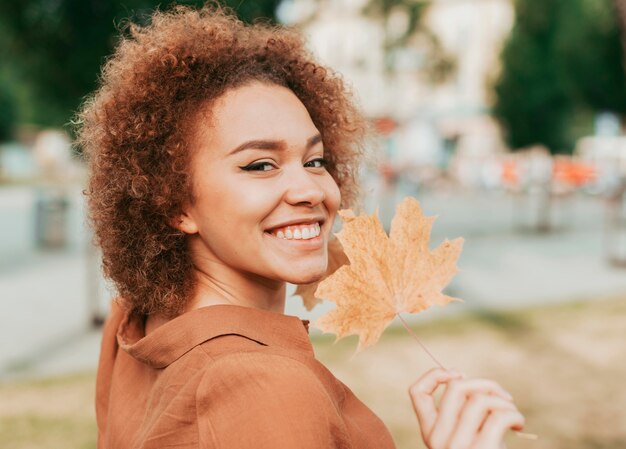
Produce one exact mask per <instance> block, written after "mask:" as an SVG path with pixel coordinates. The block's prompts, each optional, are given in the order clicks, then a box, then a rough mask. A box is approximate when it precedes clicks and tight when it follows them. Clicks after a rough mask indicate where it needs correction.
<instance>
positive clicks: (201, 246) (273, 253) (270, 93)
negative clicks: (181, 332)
mask: <svg viewBox="0 0 626 449" xmlns="http://www.w3.org/2000/svg"><path fill="white" fill-rule="evenodd" d="M210 116H211V117H210V122H209V121H208V120H207V122H206V123H202V122H201V123H200V124H199V130H200V132H199V133H198V134H199V135H198V137H197V140H196V143H197V148H196V149H195V150H196V152H195V154H194V156H193V158H192V163H191V172H192V181H193V191H194V202H193V204H192V205H191V206H190V207H188V208H187V209H186V210H185V214H184V215H183V217H182V222H181V225H180V228H181V229H182V230H183V231H185V232H187V233H188V234H191V236H190V242H191V251H192V257H193V260H194V263H195V264H196V266H198V265H200V268H201V269H202V267H204V268H207V267H210V266H211V264H215V263H217V264H219V265H220V266H221V267H227V268H229V269H232V270H236V271H237V272H240V273H242V274H244V275H246V276H248V275H252V276H255V277H256V276H258V277H261V278H263V279H270V280H276V281H286V282H291V283H295V284H298V283H309V282H313V281H316V280H318V279H319V278H320V277H321V276H322V275H323V274H324V273H325V271H326V265H327V242H328V237H329V234H330V230H331V227H332V223H333V219H334V217H335V213H336V212H337V209H338V207H339V202H340V193H339V188H338V187H337V184H336V183H335V181H334V180H333V178H332V177H331V176H330V174H329V173H328V172H327V171H326V168H325V166H324V165H325V162H324V159H323V157H324V144H323V142H322V141H321V137H320V133H319V131H318V129H317V128H316V127H315V125H314V124H313V121H312V120H311V117H310V116H309V113H308V111H307V110H306V108H305V107H304V105H303V104H302V102H300V100H299V99H298V98H297V97H296V96H295V95H294V94H293V92H292V91H291V90H289V89H287V88H285V87H282V86H278V85H274V84H268V83H261V82H252V83H250V84H247V85H244V86H242V87H238V88H235V89H232V90H229V91H227V92H226V93H225V94H224V95H223V96H221V97H220V98H218V100H217V101H216V102H215V103H214V105H213V107H212V109H211V114H210ZM200 120H203V119H200Z"/></svg>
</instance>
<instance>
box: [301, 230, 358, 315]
mask: <svg viewBox="0 0 626 449" xmlns="http://www.w3.org/2000/svg"><path fill="white" fill-rule="evenodd" d="M347 263H348V257H347V256H346V254H345V253H344V252H343V248H342V247H341V243H339V239H337V238H336V237H331V238H330V240H329V241H328V268H327V269H326V275H325V277H327V276H330V275H331V274H333V273H334V272H335V271H337V269H338V268H339V267H341V266H342V265H345V264H347ZM320 282H322V281H318V282H312V283H310V284H300V285H298V287H297V288H296V291H295V292H294V295H298V296H300V297H301V298H302V303H303V304H304V307H306V309H307V310H312V309H313V307H315V306H316V305H318V304H319V303H320V302H322V299H321V298H318V297H316V296H315V290H316V289H317V286H318V285H319V284H320Z"/></svg>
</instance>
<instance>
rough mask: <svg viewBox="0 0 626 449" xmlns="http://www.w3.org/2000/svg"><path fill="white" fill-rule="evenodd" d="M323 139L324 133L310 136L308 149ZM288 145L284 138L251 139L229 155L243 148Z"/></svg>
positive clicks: (282, 146) (270, 147)
mask: <svg viewBox="0 0 626 449" xmlns="http://www.w3.org/2000/svg"><path fill="white" fill-rule="evenodd" d="M321 141H322V135H321V134H319V133H318V134H316V135H314V136H313V137H309V138H308V139H307V141H306V149H307V150H308V149H309V148H311V147H313V146H314V145H317V144H318V143H320V142H321ZM286 146H287V144H286V143H285V141H284V140H264V139H260V140H249V141H247V142H244V143H242V144H241V145H238V146H237V147H236V148H234V149H233V150H231V151H230V153H228V155H229V156H230V155H233V154H235V153H239V152H240V151H243V150H249V149H255V150H282V149H284V148H285V147H286Z"/></svg>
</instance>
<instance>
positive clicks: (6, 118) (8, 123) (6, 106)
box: [0, 77, 17, 142]
mask: <svg viewBox="0 0 626 449" xmlns="http://www.w3.org/2000/svg"><path fill="white" fill-rule="evenodd" d="M16 119H17V110H16V105H15V97H14V96H13V95H12V93H11V90H10V89H9V86H8V84H7V83H4V82H3V80H2V77H0V142H4V141H6V140H9V139H10V138H11V137H12V131H13V126H14V125H15V121H16Z"/></svg>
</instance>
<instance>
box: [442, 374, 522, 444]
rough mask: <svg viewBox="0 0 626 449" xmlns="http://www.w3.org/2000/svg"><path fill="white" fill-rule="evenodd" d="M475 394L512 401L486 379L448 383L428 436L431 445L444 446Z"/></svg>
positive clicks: (498, 386)
mask: <svg viewBox="0 0 626 449" xmlns="http://www.w3.org/2000/svg"><path fill="white" fill-rule="evenodd" d="M475 394H483V395H497V396H499V397H502V398H503V399H506V400H509V401H510V400H511V399H513V398H512V397H511V395H510V394H508V393H507V392H506V391H505V390H504V389H503V388H502V387H501V386H500V385H498V384H497V383H496V382H494V381H492V380H487V379H459V380H452V381H450V382H449V383H448V385H447V387H446V391H445V393H444V394H443V397H442V398H441V404H440V405H439V413H438V415H437V419H436V421H435V423H434V426H433V431H432V434H431V436H430V439H431V442H432V443H433V445H435V446H437V447H439V446H445V445H446V444H447V442H448V440H449V438H450V435H452V432H453V431H454V429H455V428H456V426H457V424H458V420H459V417H460V413H461V410H462V409H463V407H464V405H465V401H466V400H467V399H468V398H469V397H470V396H471V395H475Z"/></svg>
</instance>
